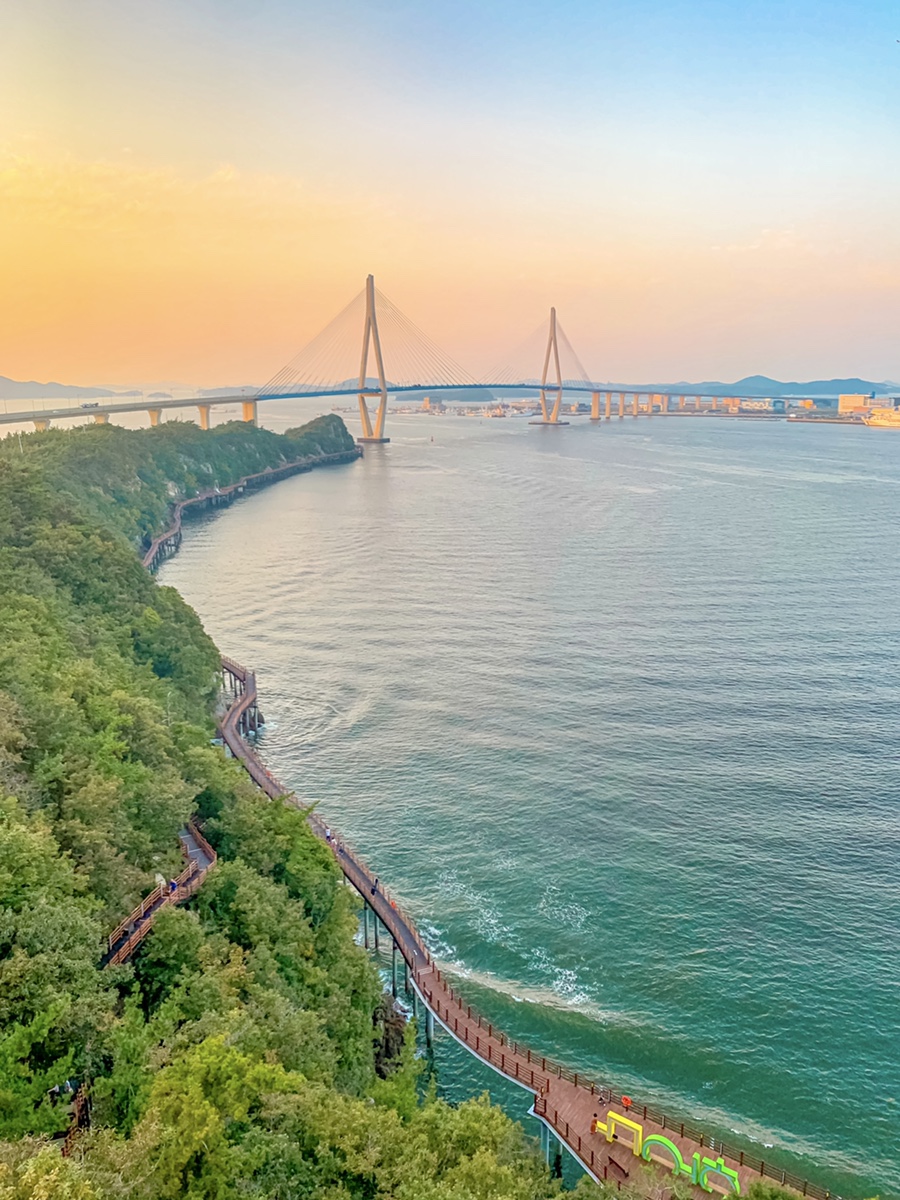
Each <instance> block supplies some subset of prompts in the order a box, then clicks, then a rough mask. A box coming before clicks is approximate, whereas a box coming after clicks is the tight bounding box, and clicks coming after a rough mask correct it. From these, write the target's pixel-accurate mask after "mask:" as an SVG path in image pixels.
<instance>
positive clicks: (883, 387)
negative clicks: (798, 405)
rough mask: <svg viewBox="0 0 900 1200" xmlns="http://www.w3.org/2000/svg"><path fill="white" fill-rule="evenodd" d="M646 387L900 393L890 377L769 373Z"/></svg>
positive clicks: (743, 392) (741, 392)
mask: <svg viewBox="0 0 900 1200" xmlns="http://www.w3.org/2000/svg"><path fill="white" fill-rule="evenodd" d="M617 386H618V385H617ZM647 386H648V387H651V388H659V389H660V391H665V392H679V391H683V392H684V394H685V395H693V394H694V393H695V392H696V393H697V395H703V396H840V395H846V394H847V393H857V394H860V393H868V392H875V393H876V395H885V394H886V393H889V392H900V384H897V383H892V382H891V381H890V380H889V379H888V380H882V381H881V382H880V383H876V382H873V381H872V380H871V379H812V380H809V381H807V382H806V383H782V382H781V380H778V379H770V378H769V376H768V375H747V376H746V377H745V378H744V379H738V380H737V382H735V383H721V382H719V380H712V381H710V380H707V381H705V382H703V383H687V382H685V381H684V380H680V381H679V382H678V383H652V384H648V385H647Z"/></svg>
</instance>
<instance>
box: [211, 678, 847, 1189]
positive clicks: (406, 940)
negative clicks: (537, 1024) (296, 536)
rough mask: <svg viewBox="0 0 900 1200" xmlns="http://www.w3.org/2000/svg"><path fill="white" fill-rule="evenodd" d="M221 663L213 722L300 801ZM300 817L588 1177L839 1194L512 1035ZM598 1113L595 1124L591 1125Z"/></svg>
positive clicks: (275, 796) (418, 981)
mask: <svg viewBox="0 0 900 1200" xmlns="http://www.w3.org/2000/svg"><path fill="white" fill-rule="evenodd" d="M222 671H223V677H224V679H225V681H226V685H227V689H226V690H227V691H230V694H231V699H230V702H229V703H228V706H227V708H226V711H225V713H224V714H223V716H222V718H221V720H220V723H219V730H220V733H221V737H222V740H223V741H224V743H225V745H226V746H227V747H228V749H229V750H230V752H231V754H232V755H233V756H234V757H235V758H236V759H237V760H238V761H239V762H240V763H241V764H242V766H243V767H244V769H245V770H246V771H247V773H248V775H249V776H250V778H251V779H252V780H253V782H254V783H255V784H256V785H257V786H258V787H259V788H260V789H261V790H262V791H263V792H265V794H266V795H267V796H269V797H270V798H271V799H272V800H278V801H282V802H284V803H287V804H291V805H293V806H294V807H296V808H298V809H300V811H301V812H302V811H304V809H303V806H302V804H301V803H300V801H299V800H298V798H297V797H296V796H295V795H294V793H293V792H291V791H290V790H289V789H288V788H286V787H284V785H283V784H281V783H280V782H279V781H278V780H277V779H276V778H275V777H274V776H273V775H272V774H271V772H270V771H268V770H267V769H266V767H265V766H263V764H262V762H261V761H260V759H259V757H258V756H257V755H256V753H255V752H254V751H253V749H251V747H250V746H249V745H248V743H247V741H246V740H245V734H246V733H247V732H250V731H252V730H254V729H256V728H258V727H259V725H260V724H261V720H262V719H261V717H260V714H259V707H258V698H257V690H256V676H255V673H254V672H253V671H251V670H248V669H247V668H245V667H243V666H241V665H240V664H239V663H237V662H235V661H234V660H233V659H230V658H224V657H223V659H222ZM306 819H307V821H308V822H309V824H310V827H311V828H312V830H313V832H314V833H315V834H316V835H317V836H318V837H320V838H321V839H322V840H323V841H327V842H328V844H329V845H330V847H331V849H332V852H333V853H334V855H335V859H336V861H337V864H338V866H339V867H340V869H341V871H342V872H343V874H344V877H345V878H346V879H347V881H348V882H349V883H350V884H352V886H353V887H354V888H355V889H356V891H357V892H358V893H359V895H360V896H361V897H362V899H363V901H364V905H365V906H368V908H369V909H371V911H372V912H373V914H374V916H375V920H376V929H377V923H378V922H379V921H380V922H381V925H382V926H383V927H384V929H385V930H386V931H387V933H388V934H389V935H390V937H391V938H392V939H393V944H394V946H395V947H396V948H397V950H399V952H400V954H401V955H402V956H403V959H404V961H405V963H406V966H407V969H408V972H409V978H410V980H411V983H412V985H413V987H414V988H415V990H416V992H417V993H418V995H419V997H420V998H421V999H422V1001H423V1002H424V1004H425V1005H426V1006H427V1008H428V1009H429V1010H430V1012H431V1013H432V1014H433V1016H434V1017H435V1018H437V1020H438V1021H439V1023H440V1024H441V1025H442V1026H443V1027H444V1029H445V1030H446V1031H447V1032H448V1033H449V1034H451V1035H452V1036H453V1037H454V1038H455V1039H456V1040H457V1041H458V1042H459V1043H460V1044H461V1045H462V1046H464V1047H465V1048H466V1049H467V1050H468V1051H469V1052H470V1053H472V1054H474V1055H476V1056H477V1057H478V1058H480V1059H481V1060H482V1061H483V1062H484V1063H486V1064H487V1065H488V1066H490V1067H491V1068H493V1070H495V1071H497V1072H498V1073H499V1074H501V1075H503V1076H505V1078H507V1079H509V1080H511V1081H512V1082H513V1083H517V1084H519V1085H520V1086H521V1087H523V1088H525V1089H526V1090H527V1091H528V1092H530V1093H531V1095H532V1097H533V1104H532V1107H531V1109H530V1112H531V1113H532V1114H533V1115H534V1116H535V1117H537V1119H538V1120H539V1121H541V1122H542V1123H543V1125H544V1126H545V1127H546V1128H548V1129H551V1130H552V1131H553V1132H554V1134H555V1135H556V1136H557V1137H558V1138H559V1140H560V1141H561V1142H562V1143H564V1144H565V1146H566V1147H567V1148H568V1150H569V1151H570V1153H571V1154H572V1155H573V1156H574V1157H575V1158H576V1159H577V1161H578V1162H579V1163H580V1164H581V1166H582V1167H583V1168H584V1169H585V1171H587V1172H588V1173H589V1174H590V1175H592V1176H593V1178H594V1179H596V1180H598V1181H601V1180H606V1181H608V1182H610V1183H612V1182H615V1183H616V1184H617V1186H618V1188H619V1189H620V1190H621V1188H622V1186H623V1185H632V1186H636V1189H637V1190H638V1191H639V1192H640V1191H641V1190H642V1185H641V1180H640V1177H639V1166H640V1165H641V1164H642V1161H653V1162H655V1163H657V1164H658V1166H659V1168H660V1169H664V1170H666V1171H671V1170H672V1166H673V1161H674V1162H676V1164H684V1165H683V1167H682V1170H681V1172H680V1173H681V1176H682V1179H683V1180H685V1181H686V1182H689V1183H694V1185H695V1186H694V1192H695V1194H696V1195H697V1196H702V1195H703V1194H704V1192H705V1193H709V1192H720V1193H722V1194H724V1195H731V1194H743V1193H744V1192H745V1191H746V1189H747V1187H749V1185H750V1184H751V1183H752V1182H753V1181H754V1180H757V1179H759V1178H760V1177H768V1178H769V1179H773V1180H775V1181H776V1182H777V1183H779V1184H781V1185H782V1186H785V1187H787V1188H790V1189H792V1190H795V1191H797V1192H799V1193H801V1194H802V1195H808V1196H813V1197H815V1198H816V1200H837V1198H836V1197H833V1196H832V1194H831V1193H829V1192H827V1191H826V1190H825V1189H824V1188H821V1187H819V1186H818V1185H815V1184H812V1183H809V1182H808V1181H806V1180H803V1179H801V1178H799V1177H798V1176H795V1175H792V1174H791V1173H789V1172H786V1171H782V1170H780V1169H778V1168H776V1167H774V1166H773V1165H771V1164H769V1163H766V1162H764V1161H761V1160H759V1159H757V1158H755V1157H754V1156H753V1155H750V1154H747V1153H746V1152H745V1151H743V1150H740V1149H737V1148H735V1147H731V1146H726V1145H725V1144H724V1143H722V1142H720V1141H717V1140H716V1139H713V1138H710V1137H708V1136H707V1135H705V1134H704V1133H703V1132H702V1131H699V1130H696V1129H694V1128H692V1127H691V1126H690V1124H689V1123H687V1122H683V1121H681V1120H678V1119H673V1118H672V1117H671V1116H669V1115H667V1114H665V1113H661V1112H658V1111H656V1110H655V1109H653V1108H652V1107H651V1106H649V1105H644V1104H642V1103H641V1102H639V1101H637V1100H634V1099H632V1098H630V1097H627V1096H621V1095H619V1094H617V1093H616V1091H615V1089H614V1088H612V1087H611V1086H609V1085H600V1084H598V1083H596V1082H593V1081H591V1080H590V1079H588V1078H586V1077H585V1076H584V1075H581V1074H579V1073H577V1072H572V1071H570V1070H568V1069H567V1068H565V1067H562V1066H560V1065H559V1064H558V1063H554V1062H553V1061H552V1060H550V1059H548V1058H546V1057H544V1056H541V1055H538V1054H535V1053H533V1052H532V1051H531V1050H530V1049H528V1048H527V1047H525V1046H522V1045H521V1044H520V1043H518V1042H515V1041H512V1042H511V1041H510V1040H509V1038H507V1037H506V1036H505V1034H503V1033H502V1032H501V1031H500V1030H498V1029H495V1028H494V1026H493V1024H491V1023H489V1022H487V1021H486V1020H485V1019H483V1018H482V1017H480V1016H479V1015H478V1014H477V1013H475V1012H473V1010H472V1007H471V1006H470V1005H468V1004H466V1003H465V1001H464V1000H463V998H462V997H461V996H460V995H459V994H458V992H457V991H456V989H455V988H454V987H453V986H452V985H451V983H450V982H449V981H448V979H447V978H446V976H445V974H444V972H442V971H441V970H440V968H439V967H438V965H437V964H436V963H435V961H434V960H433V958H432V957H431V954H430V953H429V951H428V949H427V947H426V946H425V944H424V942H423V941H422V938H421V937H420V935H419V933H418V931H417V930H416V927H415V924H414V923H413V921H412V919H411V918H410V917H409V916H408V914H407V913H405V912H404V911H403V908H402V907H401V905H400V904H399V903H398V902H397V900H396V899H395V898H394V897H393V896H392V895H391V893H390V891H389V890H388V889H386V888H384V887H383V886H382V885H381V884H380V883H379V882H378V881H377V879H376V877H375V875H374V873H373V872H372V871H371V869H370V868H369V867H368V866H366V864H365V863H364V862H363V861H362V859H361V858H360V857H359V856H358V855H357V854H356V853H355V852H354V851H353V850H352V849H351V848H350V847H349V846H348V845H347V844H346V842H344V841H343V840H342V839H341V838H340V837H335V836H334V835H333V834H332V836H331V838H330V839H329V838H328V837H327V827H326V824H325V822H324V821H323V820H322V818H321V817H320V816H319V815H318V814H317V813H315V812H307V814H306ZM376 944H377V942H376ZM597 1117H599V1120H600V1122H601V1129H600V1130H599V1131H597V1130H595V1128H594V1126H595V1120H596V1119H597ZM676 1155H677V1159H676ZM701 1188H702V1190H701Z"/></svg>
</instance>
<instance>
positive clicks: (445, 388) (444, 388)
mask: <svg viewBox="0 0 900 1200" xmlns="http://www.w3.org/2000/svg"><path fill="white" fill-rule="evenodd" d="M476 388H477V389H479V390H482V391H485V392H488V393H491V394H494V393H498V392H515V393H521V392H534V393H535V401H537V397H538V396H539V394H540V391H541V387H540V384H539V383H534V382H533V381H531V380H527V381H523V382H522V383H483V384H481V383H479V384H459V383H452V384H434V385H429V384H421V383H419V384H409V385H404V386H402V387H390V388H388V394H389V395H391V396H394V395H398V396H399V395H403V394H404V393H407V392H428V393H429V394H431V393H438V392H458V391H460V390H462V389H465V390H467V391H469V390H474V389H476ZM545 390H546V391H548V392H553V393H555V392H556V391H557V388H556V387H553V386H550V385H548V386H547V387H546V389H545ZM562 390H563V392H564V393H572V394H574V395H589V396H591V397H592V398H593V397H599V396H608V397H613V396H615V397H620V398H622V399H621V402H620V401H617V402H616V404H615V405H614V406H613V405H612V403H611V402H610V405H609V406H607V407H608V409H609V411H607V412H606V413H605V415H606V416H607V417H609V416H610V415H612V416H625V415H627V416H637V415H638V412H640V413H643V414H645V415H646V414H647V412H648V405H650V406H651V411H652V406H653V404H654V402H658V403H659V404H660V406H661V409H660V410H657V413H656V415H669V416H675V415H682V416H687V415H690V413H691V412H692V411H693V412H696V411H699V410H700V409H701V408H705V409H708V408H713V409H716V408H718V407H719V405H721V406H722V407H723V410H725V409H727V408H728V407H731V408H733V407H734V405H735V404H737V403H739V402H740V401H742V400H757V401H758V400H759V397H758V396H713V395H709V394H707V393H695V392H691V393H690V394H686V393H682V392H665V391H660V390H659V389H650V388H621V387H616V388H612V389H611V388H609V387H608V386H600V385H599V384H589V383H587V384H585V383H577V384H576V383H572V384H568V383H567V384H565V385H564V387H563V389H562ZM359 394H360V391H359V387H358V386H355V387H351V388H347V387H341V388H333V389H325V390H315V391H292V392H278V393H273V394H262V395H259V394H255V393H252V392H251V393H246V392H243V393H240V394H235V395H228V396H198V397H195V398H194V399H187V400H146V399H144V398H141V399H140V400H127V401H111V402H110V403H108V404H104V403H102V402H101V403H99V404H96V405H95V404H93V403H91V404H89V405H87V406H86V405H83V404H81V405H75V406H72V405H59V406H57V407H55V408H41V409H36V408H34V407H32V408H30V409H22V410H19V411H16V412H8V411H3V412H0V425H12V424H27V422H29V421H31V422H33V423H34V425H35V427H36V428H37V429H46V428H47V427H48V426H49V424H50V422H51V421H58V420H66V419H70V418H73V417H82V418H92V419H93V420H94V421H95V422H97V423H98V424H106V423H107V422H108V420H109V417H110V416H114V415H115V414H117V413H132V412H146V413H148V414H149V416H150V423H151V424H152V425H156V424H158V422H159V419H160V416H161V415H162V413H163V411H165V410H168V409H185V408H196V409H197V410H198V411H199V414H200V426H201V428H202V429H208V428H209V413H210V409H212V408H217V407H221V406H223V405H233V404H240V405H241V408H242V419H243V420H244V421H256V419H257V411H258V410H257V405H258V404H261V403H264V402H265V401H268V400H313V399H322V400H327V399H338V398H341V397H345V398H346V397H351V396H352V397H356V396H359ZM363 394H364V395H368V396H377V395H380V393H378V392H372V391H364V393H363ZM626 396H629V397H631V403H630V405H628V406H627V409H626V405H625V402H624V397H626ZM673 400H676V401H677V402H678V405H679V407H678V408H676V409H674V410H673V409H671V408H670V407H669V405H670V403H671V401H673ZM687 401H692V402H693V403H692V404H691V405H688V404H687V403H686V402H687ZM703 401H706V402H707V403H706V405H705V406H704V405H703ZM636 405H637V409H636V408H635V406H636ZM591 415H592V417H593V419H594V420H599V419H600V410H599V404H598V403H597V402H596V401H594V400H593V399H592V413H591Z"/></svg>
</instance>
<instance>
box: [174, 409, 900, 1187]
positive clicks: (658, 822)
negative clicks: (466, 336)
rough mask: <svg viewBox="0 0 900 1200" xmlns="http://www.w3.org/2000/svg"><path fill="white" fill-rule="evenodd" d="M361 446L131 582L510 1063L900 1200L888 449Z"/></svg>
mask: <svg viewBox="0 0 900 1200" xmlns="http://www.w3.org/2000/svg"><path fill="white" fill-rule="evenodd" d="M307 407H308V406H307ZM308 415H312V412H309V413H307V412H306V410H305V409H303V410H302V411H301V409H300V408H299V406H298V407H297V409H296V411H295V410H292V409H291V408H289V407H288V406H280V408H279V407H277V406H272V410H271V412H269V410H266V412H265V413H264V418H265V417H268V418H269V420H268V422H267V423H270V424H271V425H272V426H273V427H275V428H281V427H286V426H287V425H289V424H296V423H297V422H298V421H299V420H300V419H302V418H303V417H306V416H308ZM390 425H391V428H390V429H389V431H388V432H389V433H390V434H391V437H392V441H391V443H390V445H388V446H383V447H382V446H378V447H369V448H368V449H367V451H366V455H365V459H364V460H363V461H361V462H357V463H354V464H351V465H349V466H344V467H340V468H335V469H329V470H321V471H317V472H315V473H313V474H310V475H302V476H297V477H293V478H291V479H289V480H287V481H286V482H283V483H279V484H278V485H277V486H274V487H272V488H269V489H267V490H265V491H263V492H260V493H257V494H255V495H253V496H250V497H248V498H247V499H245V500H243V501H241V502H239V503H238V504H236V505H235V506H234V507H233V508H232V509H230V510H227V511H225V512H223V513H220V514H217V515H215V516H214V517H212V518H209V519H206V520H204V521H202V522H198V523H195V524H193V525H189V526H188V527H187V537H186V539H185V542H184V545H183V547H182V549H181V552H180V554H179V555H178V556H177V557H176V558H175V559H173V560H172V561H170V562H169V563H168V564H167V565H166V566H165V567H164V569H163V571H162V572H161V576H160V578H161V580H162V582H164V583H168V584H172V585H174V586H175V587H177V588H178V589H179V591H180V592H181V593H182V594H183V595H184V596H185V598H186V599H187V600H188V601H189V602H190V603H191V604H192V605H193V606H194V607H195V608H196V609H197V611H198V612H199V614H200V616H201V618H202V620H203V622H204V624H205V626H206V628H207V630H208V631H209V632H210V634H211V635H212V636H213V637H214V638H215V640H216V642H217V643H218V645H219V647H220V648H221V649H222V651H223V652H224V653H227V654H229V655H232V656H233V657H235V658H237V659H238V660H240V661H243V662H245V663H247V664H249V665H251V666H253V667H254V668H256V670H257V672H258V682H259V687H260V694H261V705H262V709H263V712H264V715H265V717H266V720H267V722H268V727H267V730H266V732H265V734H264V735H263V737H262V739H261V751H262V754H263V756H264V758H265V759H266V761H267V763H268V764H269V766H270V767H271V769H272V770H273V771H274V773H275V774H277V775H278V776H279V777H280V778H281V779H282V780H283V781H284V782H285V783H286V784H289V785H290V786H291V787H293V788H295V789H296V791H297V793H298V795H299V796H300V797H302V799H303V800H304V801H306V802H313V801H315V802H316V803H317V804H318V805H319V811H320V812H321V813H322V814H323V816H325V817H326V819H327V820H328V821H329V823H330V824H331V825H332V826H333V827H334V828H336V829H339V830H340V831H341V832H342V834H344V835H345V836H346V837H347V838H348V839H349V840H350V841H351V842H352V843H353V844H355V845H356V846H357V847H358V849H359V850H360V851H361V852H362V854H363V855H364V857H365V858H366V859H367V860H368V861H369V862H370V864H371V865H372V866H373V867H374V869H375V870H376V871H377V873H378V874H379V876H380V878H381V880H382V881H383V882H384V883H385V884H386V885H388V886H389V887H390V888H391V889H393V890H394V891H395V892H396V893H397V894H398V895H399V896H400V897H401V898H402V901H403V903H404V904H405V905H406V906H407V907H408V909H409V910H410V911H411V913H412V914H413V915H414V916H415V918H416V920H417V922H418V924H419V927H420V929H421V930H422V932H423V934H424V935H425V937H426V940H427V941H428V943H429V945H430V946H431V948H432V950H433V951H434V953H435V954H436V955H437V956H438V957H439V958H440V960H441V961H442V963H443V964H444V965H445V966H446V967H447V969H448V970H452V971H454V972H455V973H456V974H457V975H458V976H459V979H460V987H461V989H462V990H464V991H465V994H466V996H467V998H471V1001H472V1003H473V1006H476V1007H478V1008H479V1009H480V1010H481V1011H482V1012H484V1013H485V1015H486V1016H488V1017H489V1018H490V1019H491V1020H492V1021H493V1022H494V1023H495V1024H499V1025H500V1026H501V1027H502V1028H504V1029H505V1030H506V1031H507V1032H508V1033H509V1034H510V1035H511V1036H513V1037H516V1038H520V1039H523V1040H527V1041H528V1042H529V1044H530V1045H531V1046H532V1047H533V1048H534V1049H535V1050H538V1051H539V1052H541V1053H545V1054H548V1055H553V1056H554V1057H556V1058H558V1059H560V1060H562V1061H563V1062H565V1063H567V1064H569V1065H571V1066H572V1067H573V1068H575V1069H577V1070H578V1071H579V1072H584V1073H585V1074H588V1075H591V1076H593V1077H595V1078H597V1079H599V1080H601V1081H604V1082H606V1081H610V1082H612V1083H613V1084H614V1086H615V1087H617V1088H620V1089H621V1090H622V1091H627V1092H629V1093H631V1094H632V1095H634V1096H635V1097H638V1098H640V1100H641V1101H649V1102H652V1103H653V1104H654V1105H656V1106H660V1107H662V1108H664V1109H665V1110H666V1111H667V1112H668V1111H671V1112H672V1113H673V1114H676V1113H677V1114H678V1115H679V1119H688V1120H690V1121H691V1123H693V1124H695V1125H698V1124H699V1125H700V1126H702V1127H705V1128H707V1129H708V1130H709V1131H710V1133H712V1134H714V1135H716V1136H719V1137H723V1138H725V1139H726V1140H730V1141H734V1133H733V1131H737V1132H738V1133H739V1134H740V1135H741V1138H742V1139H743V1140H742V1141H741V1142H740V1144H741V1145H743V1146H745V1147H746V1148H747V1149H748V1150H750V1151H751V1152H753V1153H755V1154H756V1155H758V1156H760V1157H764V1158H765V1157H767V1156H768V1157H771V1158H772V1159H773V1161H776V1162H778V1163H779V1165H781V1166H783V1167H786V1168H787V1169H788V1170H793V1171H795V1172H797V1173H799V1174H801V1175H803V1176H805V1177H806V1176H808V1177H809V1178H811V1179H814V1180H816V1181H818V1182H820V1183H823V1184H825V1185H826V1186H831V1187H832V1189H833V1190H835V1191H841V1192H843V1193H844V1194H846V1195H849V1196H866V1195H870V1194H873V1193H874V1192H876V1191H880V1192H881V1193H882V1195H888V1194H891V1193H894V1194H898V1193H900V1149H898V1143H900V1136H898V1135H900V1065H898V1063H900V882H898V880H900V774H898V766H900V754H898V744H897V743H898V726H900V604H898V596H900V556H898V553H897V549H898V547H897V541H898V530H900V434H897V433H896V432H895V431H893V430H877V429H868V428H847V427H841V426H833V425H824V426H818V427H812V426H810V425H803V424H801V425H792V424H790V423H787V422H784V421H768V420H747V421H735V420H732V419H728V418H722V417H685V418H674V417H672V418H667V419H660V418H652V419H649V420H648V419H647V418H646V417H642V418H641V419H639V420H632V419H631V418H627V419H626V420H624V421H616V420H613V421H612V422H609V423H606V422H604V423H601V424H599V425H597V424H591V423H588V422H587V421H583V420H582V421H578V420H573V422H572V424H570V425H569V426H568V427H566V428H558V429H547V428H540V427H532V426H530V425H528V423H527V422H526V421H523V420H516V419H506V420H496V419H494V420H478V419H473V418H468V419H466V418H461V417H454V416H450V415H447V416H442V417H431V418H429V417H424V416H423V417H392V418H391V420H390ZM437 1070H438V1076H439V1079H440V1083H441V1087H442V1089H443V1090H444V1091H445V1092H446V1093H447V1094H448V1095H449V1096H450V1097H451V1098H454V1099H458V1098H461V1097H462V1096H464V1095H468V1094H472V1093H473V1092H480V1091H481V1090H483V1089H485V1088H489V1089H490V1090H491V1091H492V1093H493V1094H494V1095H495V1096H497V1097H498V1098H499V1099H500V1100H501V1102H503V1103H504V1104H505V1105H506V1106H507V1107H508V1109H509V1111H510V1112H511V1113H513V1114H514V1115H515V1116H517V1117H520V1118H521V1117H523V1116H524V1113H525V1110H526V1107H527V1102H526V1101H527V1098H526V1096H525V1094H524V1093H522V1092H520V1091H518V1089H516V1088H515V1087H513V1086H511V1085H507V1084H504V1083H503V1082H502V1081H501V1080H499V1079H498V1077H497V1076H496V1075H495V1074H493V1072H491V1071H490V1070H489V1069H488V1068H487V1067H484V1066H482V1065H481V1064H479V1063H478V1062H477V1061H475V1060H474V1059H472V1058H471V1057H470V1056H468V1055H467V1054H466V1053H465V1052H464V1051H462V1050H461V1049H460V1048H458V1047H456V1046H455V1045H454V1044H453V1043H452V1042H451V1041H450V1039H449V1038H445V1039H444V1040H443V1041H442V1042H441V1043H440V1045H439V1047H438V1053H437Z"/></svg>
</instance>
